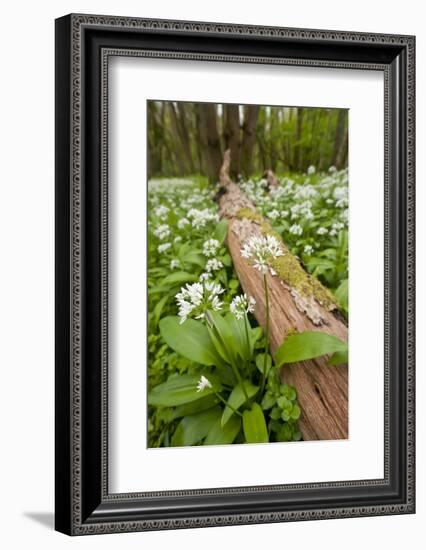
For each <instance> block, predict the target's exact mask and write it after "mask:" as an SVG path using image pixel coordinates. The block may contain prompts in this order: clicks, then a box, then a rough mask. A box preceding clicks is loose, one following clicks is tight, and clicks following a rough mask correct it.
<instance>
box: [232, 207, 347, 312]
mask: <svg viewBox="0 0 426 550" xmlns="http://www.w3.org/2000/svg"><path fill="white" fill-rule="evenodd" d="M236 216H237V218H238V219H243V218H246V219H248V220H250V221H253V222H254V223H256V224H258V225H259V227H260V229H261V232H262V235H274V236H275V237H276V238H277V239H278V240H279V241H280V243H281V244H282V247H283V249H284V256H280V257H279V258H275V259H274V260H272V261H271V267H272V268H273V269H274V270H275V271H276V272H277V274H278V275H279V277H280V278H281V279H282V280H283V281H284V282H285V283H286V284H287V285H288V286H290V287H291V288H293V289H294V290H296V291H297V292H298V293H299V294H301V295H302V296H306V297H308V296H314V297H315V299H316V300H317V302H318V303H319V304H320V305H321V306H322V307H324V308H325V309H327V310H328V311H332V310H334V309H339V305H338V303H337V300H336V298H335V297H334V296H333V294H332V293H331V292H330V291H329V290H328V289H327V288H325V287H324V286H323V285H322V284H321V283H320V281H318V279H317V278H316V277H313V276H312V275H310V274H309V273H307V272H306V271H305V270H304V269H303V267H302V266H301V265H300V261H299V259H298V258H297V257H296V256H293V254H292V253H291V252H290V251H289V250H288V248H287V246H286V245H285V243H284V242H283V240H282V238H281V235H280V234H279V233H277V232H276V231H274V230H273V229H272V227H271V226H270V224H269V223H268V222H267V221H265V220H264V218H263V217H262V216H261V215H260V214H259V213H258V212H254V211H253V210H250V209H249V208H241V209H240V210H238V212H237V215H236Z"/></svg>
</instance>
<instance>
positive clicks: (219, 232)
mask: <svg viewBox="0 0 426 550" xmlns="http://www.w3.org/2000/svg"><path fill="white" fill-rule="evenodd" d="M227 233H228V220H225V219H224V220H221V221H220V222H219V223H218V224H217V225H216V227H215V230H214V233H213V238H214V239H217V240H218V241H219V242H220V243H221V244H222V243H223V242H224V241H225V239H226V234H227Z"/></svg>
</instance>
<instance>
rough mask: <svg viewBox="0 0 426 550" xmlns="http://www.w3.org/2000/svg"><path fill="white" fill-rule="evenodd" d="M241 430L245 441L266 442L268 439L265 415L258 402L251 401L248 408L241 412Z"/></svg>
mask: <svg viewBox="0 0 426 550" xmlns="http://www.w3.org/2000/svg"><path fill="white" fill-rule="evenodd" d="M243 430H244V436H245V438H246V441H247V443H267V442H268V441H269V437H268V430H267V428H266V422H265V417H264V415H263V411H262V408H261V406H260V405H259V404H258V403H253V406H252V408H251V409H250V410H247V411H244V412H243Z"/></svg>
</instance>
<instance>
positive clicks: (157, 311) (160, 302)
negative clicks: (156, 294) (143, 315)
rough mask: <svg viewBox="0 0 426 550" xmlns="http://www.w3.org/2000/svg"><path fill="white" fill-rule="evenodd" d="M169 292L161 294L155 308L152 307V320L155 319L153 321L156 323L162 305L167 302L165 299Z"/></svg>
mask: <svg viewBox="0 0 426 550" xmlns="http://www.w3.org/2000/svg"><path fill="white" fill-rule="evenodd" d="M169 296H170V295H169V294H166V295H165V296H163V297H162V298H161V299H160V300H159V301H158V302H157V303H156V305H155V308H154V320H155V323H158V321H159V319H160V317H161V313H162V312H163V309H164V306H165V305H166V303H167V300H168V299H169Z"/></svg>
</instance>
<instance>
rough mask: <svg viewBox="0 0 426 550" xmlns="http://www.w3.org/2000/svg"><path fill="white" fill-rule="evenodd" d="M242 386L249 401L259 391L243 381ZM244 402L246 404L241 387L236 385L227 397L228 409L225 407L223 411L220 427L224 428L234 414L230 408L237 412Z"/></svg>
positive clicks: (256, 387)
mask: <svg viewBox="0 0 426 550" xmlns="http://www.w3.org/2000/svg"><path fill="white" fill-rule="evenodd" d="M243 385H244V388H245V390H246V392H247V395H248V397H249V399H250V398H252V397H253V396H254V395H256V393H257V392H258V390H259V387H258V386H254V385H253V384H252V383H251V382H247V381H244V382H243ZM245 402H246V397H245V394H244V391H243V387H242V385H241V384H237V385H236V386H235V388H234V389H233V390H232V391H231V394H230V396H229V397H228V404H229V407H228V406H227V407H225V410H224V411H223V415H222V426H225V424H226V423H227V422H228V420H229V419H230V418H231V416H232V415H233V414H234V411H233V410H232V408H234V409H235V410H238V409H239V407H241V405H242V404H243V403H245ZM231 407H232V408H231Z"/></svg>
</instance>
